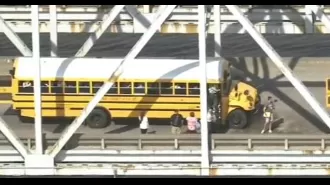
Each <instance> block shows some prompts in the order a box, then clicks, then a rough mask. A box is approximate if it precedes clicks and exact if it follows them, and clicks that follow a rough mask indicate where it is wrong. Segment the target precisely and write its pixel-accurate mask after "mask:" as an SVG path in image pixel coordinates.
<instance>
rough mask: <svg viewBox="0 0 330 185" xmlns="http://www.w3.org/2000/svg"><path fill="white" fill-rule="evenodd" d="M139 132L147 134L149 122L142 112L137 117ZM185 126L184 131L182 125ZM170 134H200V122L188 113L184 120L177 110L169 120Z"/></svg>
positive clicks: (191, 113) (192, 113) (192, 114)
mask: <svg viewBox="0 0 330 185" xmlns="http://www.w3.org/2000/svg"><path fill="white" fill-rule="evenodd" d="M139 123H140V131H141V134H147V132H148V129H149V120H148V117H147V116H146V113H145V112H144V111H143V112H141V113H140V116H139ZM185 123H186V125H187V127H186V129H184V125H185ZM170 125H171V132H172V134H181V133H183V132H185V133H199V132H200V122H199V120H198V118H197V117H195V113H194V112H190V114H189V116H188V117H187V118H184V117H183V116H182V115H181V114H180V113H179V110H176V111H174V114H173V115H172V116H171V118H170Z"/></svg>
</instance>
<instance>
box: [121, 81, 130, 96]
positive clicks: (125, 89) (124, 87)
mask: <svg viewBox="0 0 330 185" xmlns="http://www.w3.org/2000/svg"><path fill="white" fill-rule="evenodd" d="M119 88H120V94H132V85H131V82H120V83H119Z"/></svg>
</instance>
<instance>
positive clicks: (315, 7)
mask: <svg viewBox="0 0 330 185" xmlns="http://www.w3.org/2000/svg"><path fill="white" fill-rule="evenodd" d="M306 7H308V8H309V9H310V10H311V11H312V12H313V13H314V14H315V15H316V17H317V18H319V19H320V21H321V22H322V23H323V24H324V26H325V27H326V28H327V30H328V33H329V32H330V19H329V17H328V16H327V15H325V14H324V12H323V11H322V9H321V8H320V6H318V5H306Z"/></svg>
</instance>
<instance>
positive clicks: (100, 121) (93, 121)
mask: <svg viewBox="0 0 330 185" xmlns="http://www.w3.org/2000/svg"><path fill="white" fill-rule="evenodd" d="M110 122H111V115H110V113H109V111H107V110H105V109H104V108H102V107H97V108H95V109H94V110H93V111H92V112H91V113H90V114H89V115H88V117H87V118H86V120H85V123H86V125H87V126H88V127H89V128H95V129H101V128H106V127H107V126H109V124H110Z"/></svg>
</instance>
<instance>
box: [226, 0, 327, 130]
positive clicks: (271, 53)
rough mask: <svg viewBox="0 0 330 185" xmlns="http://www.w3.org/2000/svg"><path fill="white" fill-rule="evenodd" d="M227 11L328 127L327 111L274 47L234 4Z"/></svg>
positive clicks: (228, 6)
mask: <svg viewBox="0 0 330 185" xmlns="http://www.w3.org/2000/svg"><path fill="white" fill-rule="evenodd" d="M226 6H227V8H228V9H229V11H231V12H232V14H233V15H234V16H235V17H236V18H237V20H238V21H239V22H240V23H241V24H242V26H243V28H244V29H245V30H246V31H247V32H248V33H249V34H250V35H251V37H252V38H253V39H254V40H255V41H256V42H257V43H258V44H259V46H260V47H261V49H263V50H264V52H265V53H266V54H267V55H268V57H269V58H270V59H271V60H272V61H273V62H274V64H275V65H276V66H277V67H278V68H279V70H280V71H281V72H282V73H283V74H284V75H285V77H287V78H288V80H289V81H290V82H291V83H292V85H293V86H294V87H295V88H296V89H297V91H298V92H299V93H300V94H301V96H302V97H303V98H304V99H305V100H306V101H307V103H308V104H309V105H310V106H311V107H312V109H313V110H314V111H315V112H316V113H317V114H318V116H320V118H321V119H322V120H323V122H324V123H325V124H326V125H327V126H328V127H329V128H330V117H329V114H328V113H327V111H326V110H325V109H324V108H323V107H322V106H321V105H320V104H319V102H317V100H316V99H315V98H314V96H313V94H312V93H311V92H310V91H309V90H308V88H306V86H305V85H304V84H303V83H302V82H301V80H299V78H298V77H297V76H296V75H295V74H294V73H293V72H292V70H291V69H290V68H289V66H288V65H286V64H284V63H283V62H282V58H281V57H280V56H279V54H278V53H277V52H276V51H275V50H274V48H273V47H272V46H271V45H270V44H269V43H268V42H267V40H266V39H265V38H264V37H263V36H262V35H261V34H260V33H259V32H258V31H256V29H255V28H254V26H253V24H252V23H251V22H250V21H249V20H248V19H247V18H246V17H245V16H244V14H243V13H242V12H241V10H240V9H239V8H238V7H237V6H235V5H226Z"/></svg>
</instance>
